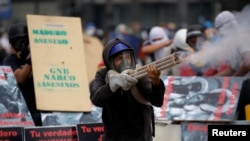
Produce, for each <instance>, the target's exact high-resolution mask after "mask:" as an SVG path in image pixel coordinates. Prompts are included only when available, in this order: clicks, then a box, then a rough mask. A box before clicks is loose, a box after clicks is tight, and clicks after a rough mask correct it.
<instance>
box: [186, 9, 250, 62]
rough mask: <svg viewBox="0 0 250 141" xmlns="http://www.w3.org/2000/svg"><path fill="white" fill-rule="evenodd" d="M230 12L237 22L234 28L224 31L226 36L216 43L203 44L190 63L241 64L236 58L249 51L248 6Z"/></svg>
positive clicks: (249, 17)
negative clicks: (222, 62)
mask: <svg viewBox="0 0 250 141" xmlns="http://www.w3.org/2000/svg"><path fill="white" fill-rule="evenodd" d="M231 12H232V13H233V14H234V15H235V18H236V21H237V22H238V25H237V26H236V28H232V27H230V28H227V29H225V30H226V32H225V33H226V34H223V37H222V38H221V39H219V40H218V41H217V42H216V43H212V42H207V43H204V44H203V48H202V50H201V51H199V52H197V53H195V54H194V55H192V56H191V58H190V61H191V62H193V63H203V64H206V63H211V64H214V65H218V64H219V62H220V60H224V61H227V62H231V63H233V62H234V63H238V64H239V63H241V62H239V60H238V58H239V57H241V54H242V53H243V52H244V51H250V5H247V6H245V7H244V8H243V9H242V10H241V11H231ZM239 53H240V54H239ZM235 61H238V62H235ZM240 61H242V60H240ZM249 61H250V60H249Z"/></svg>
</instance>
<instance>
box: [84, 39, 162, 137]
mask: <svg viewBox="0 0 250 141" xmlns="http://www.w3.org/2000/svg"><path fill="white" fill-rule="evenodd" d="M103 60H104V64H105V68H102V69H100V70H99V71H97V73H96V76H95V78H94V79H93V80H92V81H91V82H90V85H89V88H90V99H91V101H92V103H93V104H94V105H96V106H99V107H102V109H103V110H102V120H103V123H104V141H152V139H153V136H154V112H153V107H152V105H154V106H156V107H161V106H162V104H163V99H164V93H165V85H164V83H163V81H162V80H161V79H160V71H159V70H158V69H157V68H156V67H155V66H153V65H148V66H146V68H145V73H146V75H145V77H143V78H141V79H136V78H135V77H133V76H132V75H131V71H136V70H135V69H136V63H135V62H136V61H135V56H134V50H133V49H132V47H131V46H130V45H129V44H127V43H126V42H124V41H123V40H120V39H113V40H111V41H109V42H108V43H107V44H106V45H105V47H104V50H103ZM138 73H139V71H138Z"/></svg>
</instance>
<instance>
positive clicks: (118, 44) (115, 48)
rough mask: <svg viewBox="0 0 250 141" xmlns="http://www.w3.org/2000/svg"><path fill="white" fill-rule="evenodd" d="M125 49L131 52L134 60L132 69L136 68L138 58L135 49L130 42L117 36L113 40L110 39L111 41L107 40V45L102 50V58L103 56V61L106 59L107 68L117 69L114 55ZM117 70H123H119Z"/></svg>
mask: <svg viewBox="0 0 250 141" xmlns="http://www.w3.org/2000/svg"><path fill="white" fill-rule="evenodd" d="M125 51H128V52H130V54H131V58H132V60H131V61H132V64H131V65H132V66H130V69H134V68H135V65H136V64H135V62H136V60H135V55H134V50H133V48H132V47H131V46H130V45H129V44H128V43H126V42H125V41H123V40H121V39H119V38H115V39H113V40H110V41H109V42H107V43H106V44H105V47H104V49H103V52H102V58H103V61H104V64H105V66H106V68H107V69H108V70H110V69H115V68H114V64H113V60H112V59H113V57H114V56H116V55H117V54H119V53H121V52H125ZM125 69H126V68H125ZM127 69H128V68H127ZM117 71H118V72H121V71H122V70H117Z"/></svg>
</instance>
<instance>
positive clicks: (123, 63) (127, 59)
mask: <svg viewBox="0 0 250 141" xmlns="http://www.w3.org/2000/svg"><path fill="white" fill-rule="evenodd" d="M110 62H111V69H114V70H116V71H117V72H119V73H121V72H123V71H124V70H127V69H135V58H134V55H133V52H132V51H128V50H127V51H122V52H120V53H118V54H116V55H114V56H113V57H111V61H110Z"/></svg>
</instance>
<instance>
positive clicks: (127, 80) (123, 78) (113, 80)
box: [108, 70, 138, 92]
mask: <svg viewBox="0 0 250 141" xmlns="http://www.w3.org/2000/svg"><path fill="white" fill-rule="evenodd" d="M108 81H109V87H110V89H111V91H112V92H116V90H117V89H119V88H122V89H123V90H125V91H126V90H129V89H130V88H131V87H132V86H134V85H135V84H136V83H137V82H138V80H137V79H135V78H133V77H131V76H129V75H128V74H127V73H126V72H122V73H121V74H120V73H118V72H116V71H114V70H109V71H108Z"/></svg>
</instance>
